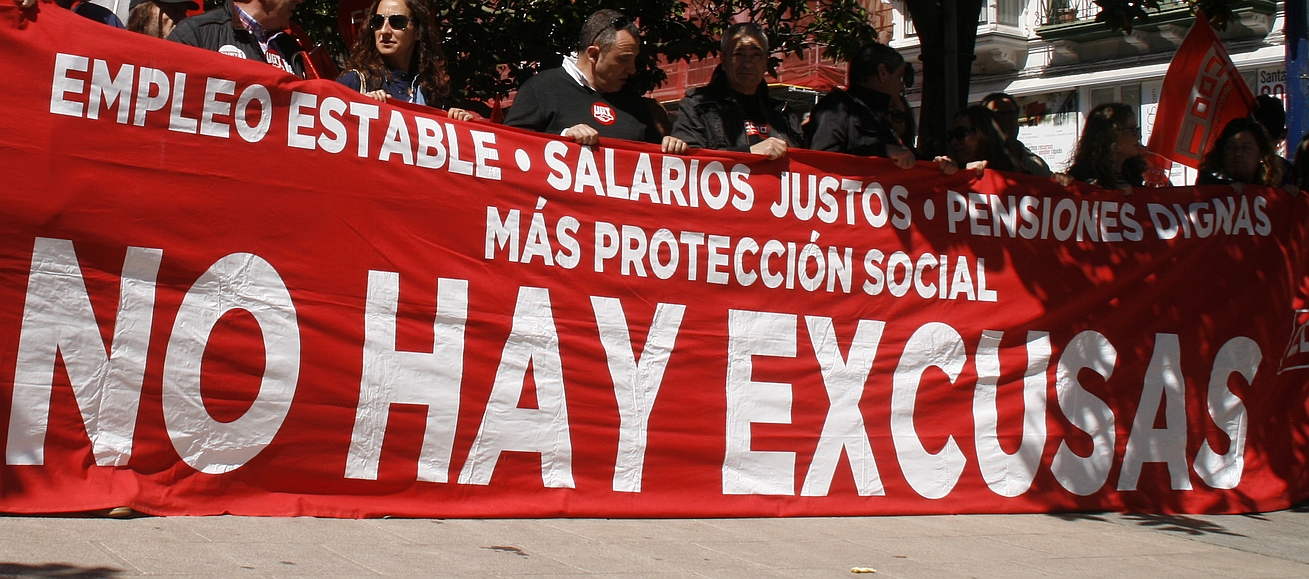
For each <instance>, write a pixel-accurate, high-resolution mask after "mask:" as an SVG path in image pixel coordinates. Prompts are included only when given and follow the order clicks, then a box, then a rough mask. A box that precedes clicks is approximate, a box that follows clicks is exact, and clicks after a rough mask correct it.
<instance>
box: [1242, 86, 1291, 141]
mask: <svg viewBox="0 0 1309 579" xmlns="http://www.w3.org/2000/svg"><path fill="white" fill-rule="evenodd" d="M1250 118H1252V119H1254V120H1255V122H1257V123H1259V124H1260V125H1263V127H1264V131H1265V132H1267V133H1268V138H1269V140H1270V141H1271V142H1272V144H1273V147H1274V148H1276V147H1277V145H1278V144H1279V143H1281V142H1282V139H1285V138H1286V106H1285V105H1283V104H1282V99H1279V98H1277V97H1275V96H1273V95H1267V94H1261V95H1259V96H1257V97H1255V99H1254V110H1253V111H1250Z"/></svg>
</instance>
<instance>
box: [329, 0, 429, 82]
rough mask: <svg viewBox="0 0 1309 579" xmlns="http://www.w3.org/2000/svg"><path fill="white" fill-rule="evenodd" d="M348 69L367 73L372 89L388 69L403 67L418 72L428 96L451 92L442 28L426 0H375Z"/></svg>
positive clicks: (351, 55) (417, 75)
mask: <svg viewBox="0 0 1309 579" xmlns="http://www.w3.org/2000/svg"><path fill="white" fill-rule="evenodd" d="M346 69H347V70H349V69H355V70H359V71H362V72H363V73H365V74H364V77H365V78H366V79H367V82H368V85H369V86H368V87H367V89H368V90H376V89H378V88H380V87H381V83H382V80H383V79H384V78H386V76H387V75H388V74H389V72H388V71H390V70H399V71H401V72H405V73H411V74H414V75H415V76H416V77H417V78H418V86H420V87H422V89H423V91H424V93H425V94H426V95H427V97H428V98H434V99H444V98H445V97H446V96H447V95H449V94H450V81H449V77H447V76H446V73H445V52H444V51H442V50H441V36H440V31H439V30H438V29H437V27H436V21H435V20H434V19H433V18H432V11H431V9H430V8H429V7H428V3H427V2H426V1H424V0H373V4H372V6H369V7H368V12H367V14H366V16H365V17H364V25H363V28H362V29H360V31H359V35H358V36H356V37H355V43H354V46H353V47H351V49H350V58H349V60H348V61H347V63H346ZM428 104H435V103H428Z"/></svg>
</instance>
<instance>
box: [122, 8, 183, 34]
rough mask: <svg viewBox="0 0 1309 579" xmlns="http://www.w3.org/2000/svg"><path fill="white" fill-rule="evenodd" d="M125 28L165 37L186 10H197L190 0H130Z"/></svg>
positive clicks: (180, 19)
mask: <svg viewBox="0 0 1309 579" xmlns="http://www.w3.org/2000/svg"><path fill="white" fill-rule="evenodd" d="M130 6H131V8H129V9H128V12H127V29H128V30H130V31H132V32H136V33H139V34H144V35H146V36H153V37H155V38H167V37H168V34H169V33H170V32H172V31H173V28H174V27H176V26H177V23H178V22H181V21H182V19H184V18H186V12H187V11H188V10H199V9H200V5H199V4H196V3H195V2H193V1H192V0H132V3H131V5H130Z"/></svg>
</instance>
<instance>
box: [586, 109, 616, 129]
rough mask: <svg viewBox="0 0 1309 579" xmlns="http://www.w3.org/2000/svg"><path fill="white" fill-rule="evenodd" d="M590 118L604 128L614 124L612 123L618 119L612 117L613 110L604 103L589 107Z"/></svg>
mask: <svg viewBox="0 0 1309 579" xmlns="http://www.w3.org/2000/svg"><path fill="white" fill-rule="evenodd" d="M591 116H593V117H595V120H597V121H599V122H600V124H602V125H604V126H606V127H607V126H609V125H612V124H614V121H615V120H617V119H618V117H617V116H615V115H614V109H613V108H611V107H610V106H609V105H607V104H604V103H595V104H593V105H591Z"/></svg>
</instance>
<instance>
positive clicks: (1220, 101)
mask: <svg viewBox="0 0 1309 579" xmlns="http://www.w3.org/2000/svg"><path fill="white" fill-rule="evenodd" d="M1253 107H1254V94H1252V93H1251V92H1250V88H1249V87H1247V86H1246V84H1245V79H1244V78H1241V73H1240V72H1238V71H1237V70H1236V65H1234V64H1232V59H1231V58H1230V57H1228V56H1227V50H1226V49H1224V48H1223V43H1222V41H1220V40H1219V39H1218V36H1217V35H1215V34H1214V30H1213V28H1211V27H1210V26H1209V21H1208V19H1206V18H1205V16H1204V13H1198V14H1197V15H1196V19H1195V25H1193V26H1191V31H1190V32H1187V33H1186V39H1185V40H1183V41H1182V46H1181V47H1179V48H1178V49H1177V54H1176V55H1174V56H1173V61H1172V63H1171V64H1169V65H1168V74H1167V75H1165V76H1164V86H1163V90H1162V91H1161V93H1160V95H1159V111H1158V114H1157V115H1156V117H1155V123H1154V130H1153V131H1152V132H1151V133H1150V145H1149V149H1150V150H1151V151H1153V152H1155V153H1158V154H1159V155H1162V156H1164V157H1165V158H1168V159H1172V160H1173V161H1176V162H1178V163H1181V164H1183V165H1186V166H1188V167H1199V166H1200V161H1201V160H1202V159H1204V154H1205V152H1206V151H1208V150H1209V146H1210V145H1212V144H1213V142H1214V141H1215V140H1217V139H1218V133H1219V132H1220V131H1222V129H1223V126H1225V125H1226V124H1227V122H1228V121H1230V120H1232V119H1235V118H1240V117H1244V116H1247V115H1249V114H1250V110H1251V109H1252V108H1253Z"/></svg>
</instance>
